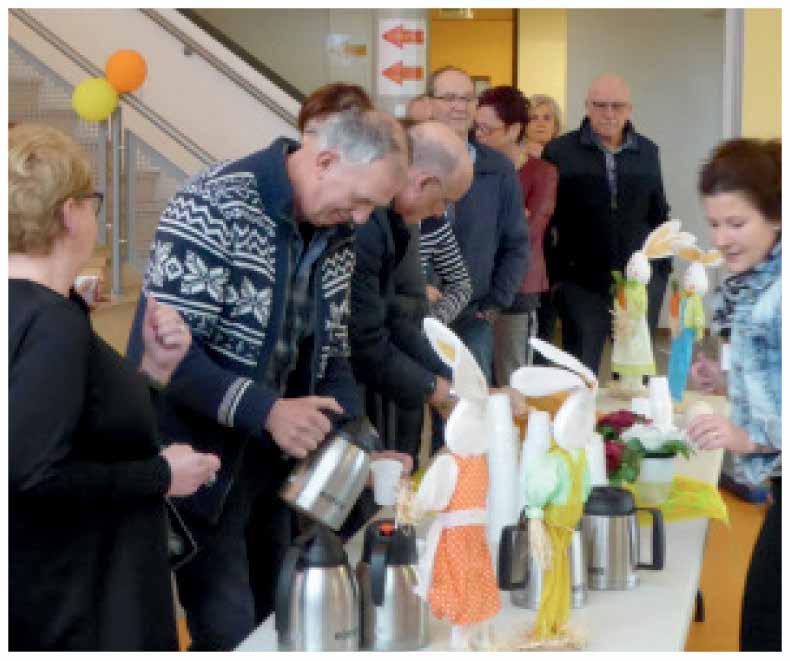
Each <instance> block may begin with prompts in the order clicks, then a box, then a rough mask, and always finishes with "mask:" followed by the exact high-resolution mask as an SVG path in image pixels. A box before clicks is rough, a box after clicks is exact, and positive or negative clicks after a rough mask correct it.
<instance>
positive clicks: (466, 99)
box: [431, 94, 477, 105]
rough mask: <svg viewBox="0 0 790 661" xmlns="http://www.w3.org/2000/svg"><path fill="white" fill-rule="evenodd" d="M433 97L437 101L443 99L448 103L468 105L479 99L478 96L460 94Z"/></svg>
mask: <svg viewBox="0 0 790 661" xmlns="http://www.w3.org/2000/svg"><path fill="white" fill-rule="evenodd" d="M431 98H434V99H436V100H437V101H442V102H443V103H446V104H447V105H452V104H453V103H463V104H464V105H466V104H468V103H472V102H473V101H476V100H477V97H475V96H464V95H460V94H442V95H441V96H433V97H431Z"/></svg>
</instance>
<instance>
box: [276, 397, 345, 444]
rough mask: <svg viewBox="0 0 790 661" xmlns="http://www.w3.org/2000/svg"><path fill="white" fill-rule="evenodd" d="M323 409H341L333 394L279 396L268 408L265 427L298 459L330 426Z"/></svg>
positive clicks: (321, 439)
mask: <svg viewBox="0 0 790 661" xmlns="http://www.w3.org/2000/svg"><path fill="white" fill-rule="evenodd" d="M323 410H327V411H334V412H335V413H343V412H344V411H343V407H342V406H340V404H338V403H337V401H336V400H335V399H334V397H296V398H293V399H278V400H277V401H276V402H275V403H274V406H272V408H271V410H270V411H269V417H268V418H266V424H265V425H264V428H265V429H266V431H268V432H269V433H270V434H271V435H272V438H273V439H274V442H275V443H277V445H279V446H280V448H281V449H282V450H283V452H285V453H287V454H289V455H291V456H292V457H297V458H299V459H301V458H302V457H306V456H307V453H308V452H312V451H313V450H315V449H316V448H317V447H318V444H319V443H320V442H321V441H323V440H324V437H325V436H326V435H327V434H328V433H329V432H330V431H331V430H332V424H331V422H330V421H329V418H327V417H326V416H325V415H324V414H323V413H322V412H321V411H323Z"/></svg>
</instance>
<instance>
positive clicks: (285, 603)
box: [274, 546, 302, 633]
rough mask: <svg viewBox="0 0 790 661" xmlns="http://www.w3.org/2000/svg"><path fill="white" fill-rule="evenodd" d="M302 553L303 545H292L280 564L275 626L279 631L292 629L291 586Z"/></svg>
mask: <svg viewBox="0 0 790 661" xmlns="http://www.w3.org/2000/svg"><path fill="white" fill-rule="evenodd" d="M301 555H302V547H301V546H292V547H291V548H289V549H288V551H286V553H285V557H284V558H283V564H282V565H280V574H279V575H278V576H277V597H276V599H277V601H276V603H275V609H276V610H275V615H274V627H275V629H277V631H278V632H279V633H284V632H286V631H288V630H289V629H290V624H291V622H290V620H291V586H292V585H293V575H294V572H295V571H296V565H297V563H298V562H299V557H300V556H301Z"/></svg>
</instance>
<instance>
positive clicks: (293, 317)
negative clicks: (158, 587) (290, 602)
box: [128, 111, 407, 650]
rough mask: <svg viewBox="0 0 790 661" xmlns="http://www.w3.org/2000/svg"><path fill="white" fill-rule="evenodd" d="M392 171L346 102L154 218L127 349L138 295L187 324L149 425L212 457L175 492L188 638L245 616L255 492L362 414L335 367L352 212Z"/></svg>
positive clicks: (201, 640)
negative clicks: (187, 336) (215, 462)
mask: <svg viewBox="0 0 790 661" xmlns="http://www.w3.org/2000/svg"><path fill="white" fill-rule="evenodd" d="M406 170H407V146H406V142H405V137H404V134H403V132H402V129H401V128H400V127H399V126H398V124H397V122H395V120H394V119H393V118H391V117H389V116H388V115H384V114H382V113H375V112H371V113H359V112H353V111H349V112H345V113H341V114H338V115H336V116H334V117H332V118H330V119H328V120H327V121H326V122H325V123H324V124H323V125H322V126H321V127H320V128H319V129H318V133H317V135H316V139H315V141H314V144H313V145H312V146H311V147H303V148H300V147H299V145H298V144H297V143H295V142H292V141H290V140H288V139H285V138H281V139H279V140H277V141H275V142H274V143H272V145H271V146H269V147H268V148H266V149H264V150H261V151H259V152H256V153H254V154H251V155H249V156H247V157H245V158H242V159H240V160H238V161H235V162H225V163H220V164H218V165H216V166H213V167H211V168H209V169H208V170H206V171H204V172H203V173H201V174H199V175H197V176H196V177H195V178H193V179H192V180H191V181H189V182H188V183H187V184H186V185H185V186H184V187H183V188H182V189H181V190H180V191H179V192H178V193H177V194H176V195H175V197H174V198H173V199H172V200H171V201H170V203H169V204H168V206H167V208H166V209H165V210H164V212H163V214H162V217H161V219H160V222H159V226H158V228H157V231H156V235H155V237H154V242H153V246H152V249H151V257H150V260H149V265H148V269H147V271H146V274H145V279H144V282H143V295H142V296H141V300H140V303H139V305H138V310H137V315H136V318H135V322H134V325H133V327H132V332H131V336H130V339H129V348H128V355H129V358H130V359H131V360H133V361H136V360H138V359H139V356H140V352H141V346H142V341H141V324H140V319H141V311H142V310H143V308H144V296H145V295H146V294H153V295H155V296H156V298H157V299H158V300H161V301H165V302H167V303H169V304H170V305H172V306H174V307H175V308H176V309H178V310H179V311H180V312H181V314H182V316H183V317H184V319H185V320H186V321H187V322H188V323H189V325H190V328H191V330H192V337H193V342H192V346H191V348H190V350H189V353H188V354H187V356H186V357H185V358H184V360H183V361H182V362H181V364H180V365H179V368H178V370H177V371H176V373H174V374H173V376H172V378H171V381H170V383H169V385H168V387H167V391H166V397H165V404H164V405H163V407H162V409H161V411H160V424H161V430H162V434H163V436H164V437H165V438H167V439H172V440H177V441H179V442H188V443H190V444H192V445H193V446H195V447H196V448H200V449H203V450H208V449H209V448H210V451H211V452H214V453H216V454H218V455H219V456H220V458H221V460H222V468H221V469H220V472H219V474H218V475H217V479H216V481H215V482H214V483H212V484H210V485H206V486H205V487H204V488H203V489H201V490H199V491H198V492H197V493H196V494H195V495H194V496H191V497H189V498H184V499H180V500H178V501H177V503H176V506H177V508H178V509H179V511H180V512H181V514H182V516H183V517H184V519H185V521H186V523H187V525H188V526H189V528H190V529H191V530H192V532H193V534H194V536H195V538H196V541H197V544H198V547H199V549H200V550H199V552H198V554H197V555H196V556H195V558H194V559H193V560H192V561H191V562H189V563H187V564H186V565H184V567H182V568H181V569H179V571H178V572H177V574H176V579H177V582H178V590H179V597H180V600H181V603H182V605H183V606H184V608H185V610H186V612H187V623H188V627H189V631H190V635H191V638H192V648H193V649H195V650H224V649H231V648H233V647H235V646H236V645H237V644H238V643H239V642H241V640H243V638H244V637H245V636H246V635H248V634H249V633H250V631H251V630H252V629H253V627H254V626H255V620H256V605H257V604H256V600H258V599H259V595H257V594H256V595H253V590H252V589H251V586H250V576H249V571H250V561H254V562H258V563H260V562H262V560H261V559H260V558H258V557H256V558H249V559H248V557H247V548H246V544H245V529H246V528H247V523H248V521H249V517H250V511H251V507H252V505H253V503H254V502H256V501H257V503H259V504H257V505H256V508H258V507H260V503H261V502H264V503H265V502H266V499H269V500H270V501H271V503H272V516H274V511H275V507H274V504H275V503H276V502H277V495H276V494H277V490H278V488H279V487H280V485H281V483H282V480H283V479H284V478H285V476H286V475H287V473H288V471H289V470H290V468H291V466H292V464H293V460H292V459H290V458H289V457H296V458H300V457H304V456H305V455H306V454H307V453H308V452H309V451H311V450H313V449H315V448H316V447H317V445H318V444H319V442H320V441H321V440H322V439H323V438H324V437H325V435H326V434H327V433H329V432H330V430H331V428H332V425H333V424H335V423H337V422H338V421H339V420H340V419H343V418H344V417H352V418H353V417H357V416H358V415H360V414H361V412H362V411H361V404H360V402H359V401H358V391H357V389H356V385H355V383H354V379H353V376H352V373H351V370H350V367H349V365H348V353H349V350H348V333H347V316H348V310H349V298H348V297H349V283H350V278H351V274H352V271H353V269H354V245H353V235H354V231H353V224H352V223H356V224H359V223H363V222H365V221H366V220H367V218H368V217H369V216H370V214H371V212H372V211H373V208H374V207H379V206H386V205H387V204H389V203H390V201H391V200H392V197H393V196H394V195H395V193H396V192H397V190H398V189H399V188H400V187H401V186H402V185H403V184H404V183H405V176H406ZM261 499H264V500H263V501H262V500H261ZM256 516H257V515H256ZM273 543H274V541H273ZM263 562H268V563H269V564H272V565H273V564H275V563H276V562H277V554H276V553H273V554H272V556H271V557H270V558H268V559H267V561H263ZM269 569H270V570H273V571H272V572H271V573H272V574H273V575H276V568H274V567H271V568H269ZM263 571H266V569H264V570H263ZM270 589H271V587H270ZM266 597H270V595H264V597H263V598H264V600H265V598H266ZM263 614H265V613H263ZM263 614H262V613H261V612H260V608H259V609H258V619H260V617H261V616H262V615H263Z"/></svg>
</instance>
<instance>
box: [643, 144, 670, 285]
mask: <svg viewBox="0 0 790 661" xmlns="http://www.w3.org/2000/svg"><path fill="white" fill-rule="evenodd" d="M653 148H654V150H655V152H654V162H655V165H656V181H657V184H656V186H655V188H654V189H653V191H652V192H651V194H650V208H649V210H648V218H647V221H648V223H649V224H650V227H651V228H652V229H655V228H656V227H658V226H659V225H660V224H661V223H663V222H665V221H667V220H669V212H670V207H669V202H667V197H666V193H665V192H664V178H663V177H662V176H661V157H660V156H661V154H660V151H659V149H658V146H654V147H653ZM653 266H654V269H655V271H656V273H661V274H663V275H664V276H665V277H666V276H668V275H669V272H670V271H671V270H672V258H671V257H667V258H664V259H657V260H655V261H654V263H653Z"/></svg>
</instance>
